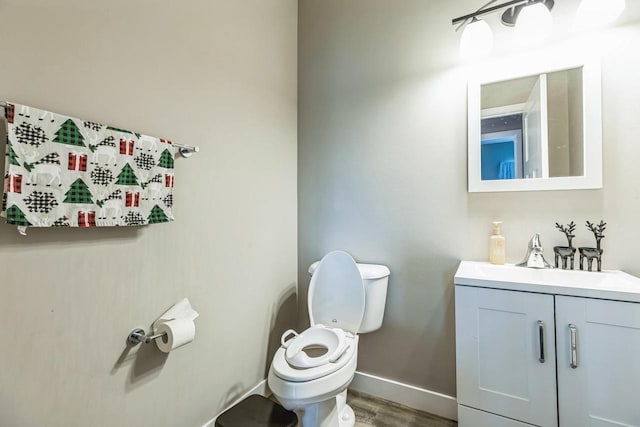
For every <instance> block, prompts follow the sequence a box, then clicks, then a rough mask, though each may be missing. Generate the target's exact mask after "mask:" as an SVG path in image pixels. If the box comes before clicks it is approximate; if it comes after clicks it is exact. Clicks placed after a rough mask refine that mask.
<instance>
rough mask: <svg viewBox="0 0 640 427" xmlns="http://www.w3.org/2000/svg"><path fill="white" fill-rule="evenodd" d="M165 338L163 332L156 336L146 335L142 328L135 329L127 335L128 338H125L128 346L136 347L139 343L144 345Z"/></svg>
mask: <svg viewBox="0 0 640 427" xmlns="http://www.w3.org/2000/svg"><path fill="white" fill-rule="evenodd" d="M166 336H167V333H166V332H163V333H161V334H156V335H151V336H149V335H147V334H146V333H145V331H144V329H142V328H136V329H134V330H133V331H131V332H130V333H129V337H128V338H127V342H128V343H129V344H130V345H138V344H140V343H141V342H142V343H145V344H149V343H150V342H151V341H153V340H155V339H156V338H164V337H166Z"/></svg>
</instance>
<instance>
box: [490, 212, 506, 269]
mask: <svg viewBox="0 0 640 427" xmlns="http://www.w3.org/2000/svg"><path fill="white" fill-rule="evenodd" d="M492 224H493V232H492V233H491V236H489V262H490V263H491V264H498V265H502V264H504V261H505V258H506V248H505V240H504V236H503V235H502V234H501V231H500V225H501V224H502V221H493V223H492Z"/></svg>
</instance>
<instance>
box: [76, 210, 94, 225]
mask: <svg viewBox="0 0 640 427" xmlns="http://www.w3.org/2000/svg"><path fill="white" fill-rule="evenodd" d="M95 226H96V213H95V212H94V211H90V212H83V211H80V212H78V227H95Z"/></svg>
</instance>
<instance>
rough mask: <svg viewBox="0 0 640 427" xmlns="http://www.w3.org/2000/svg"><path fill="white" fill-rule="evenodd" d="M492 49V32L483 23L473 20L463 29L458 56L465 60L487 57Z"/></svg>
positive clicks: (487, 25)
mask: <svg viewBox="0 0 640 427" xmlns="http://www.w3.org/2000/svg"><path fill="white" fill-rule="evenodd" d="M491 49H493V31H491V27H489V24H487V23H486V22H485V21H482V20H478V19H475V18H474V20H473V21H471V23H470V24H469V25H467V26H466V27H465V28H464V31H463V33H462V38H461V39H460V56H461V57H462V58H465V59H469V58H477V57H479V56H483V55H487V54H489V53H490V52H491Z"/></svg>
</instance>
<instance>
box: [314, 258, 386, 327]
mask: <svg viewBox="0 0 640 427" xmlns="http://www.w3.org/2000/svg"><path fill="white" fill-rule="evenodd" d="M319 263H320V261H317V262H314V263H313V264H311V266H310V267H309V277H311V276H313V272H314V271H316V268H317V267H318V264H319ZM356 265H357V266H358V270H360V275H361V276H362V281H363V283H364V291H365V305H364V316H363V318H362V324H361V325H360V329H359V330H358V333H359V334H366V333H367V332H373V331H376V330H378V329H380V326H382V319H383V317H384V307H385V305H386V303H387V285H388V283H389V275H390V274H391V271H390V270H389V268H388V267H387V266H384V265H378V264H358V263H356Z"/></svg>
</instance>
